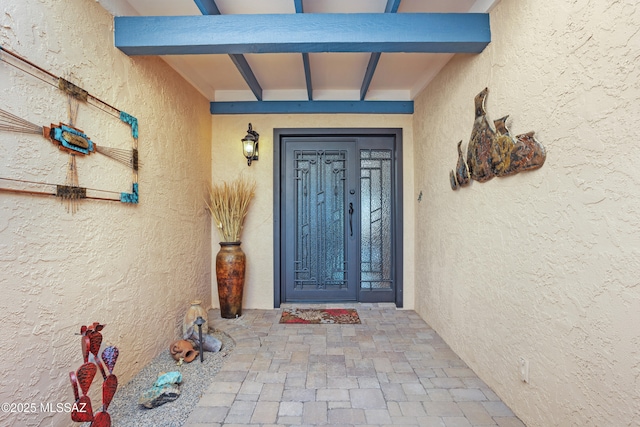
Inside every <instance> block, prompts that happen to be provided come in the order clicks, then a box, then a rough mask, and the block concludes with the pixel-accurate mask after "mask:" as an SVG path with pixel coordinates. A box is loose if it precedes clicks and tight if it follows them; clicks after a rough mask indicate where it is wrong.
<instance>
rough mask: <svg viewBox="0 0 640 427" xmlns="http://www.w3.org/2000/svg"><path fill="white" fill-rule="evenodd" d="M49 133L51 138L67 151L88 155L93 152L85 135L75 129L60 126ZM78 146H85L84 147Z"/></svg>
mask: <svg viewBox="0 0 640 427" xmlns="http://www.w3.org/2000/svg"><path fill="white" fill-rule="evenodd" d="M51 131H52V132H51V137H52V138H53V139H55V140H56V141H58V142H59V143H60V144H62V146H63V147H66V148H68V149H69V150H73V151H77V152H79V153H82V154H90V153H92V152H93V151H94V146H93V142H92V141H91V140H90V139H89V137H88V136H87V135H85V134H84V133H82V132H80V131H78V130H77V129H73V128H70V127H68V126H65V125H60V127H56V128H53V129H51ZM74 137H75V138H74ZM78 144H82V145H86V147H83V146H82V145H78Z"/></svg>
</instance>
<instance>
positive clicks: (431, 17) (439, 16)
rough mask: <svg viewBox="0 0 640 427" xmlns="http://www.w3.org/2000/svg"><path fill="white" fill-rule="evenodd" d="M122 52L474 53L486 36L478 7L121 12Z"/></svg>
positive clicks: (119, 38)
mask: <svg viewBox="0 0 640 427" xmlns="http://www.w3.org/2000/svg"><path fill="white" fill-rule="evenodd" d="M114 21H115V30H114V31H115V45H116V47H117V48H118V49H120V50H121V51H122V52H124V53H125V54H127V55H192V54H245V53H312V52H370V53H373V52H382V53H384V52H429V53H480V52H482V51H483V50H484V49H485V47H486V46H487V45H488V44H489V43H490V42H491V30H490V25H489V15H488V14H482V13H480V14H479V13H345V14H333V13H313V14H305V13H295V14H280V15H203V16H153V17H151V16H149V17H138V16H120V17H115V18H114Z"/></svg>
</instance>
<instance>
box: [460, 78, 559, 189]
mask: <svg viewBox="0 0 640 427" xmlns="http://www.w3.org/2000/svg"><path fill="white" fill-rule="evenodd" d="M488 93H489V89H488V88H484V89H483V90H482V91H481V92H480V93H479V94H478V95H477V96H476V97H475V121H474V123H473V129H472V130H471V138H470V139H469V145H468V146H467V161H466V164H465V162H464V157H463V155H462V149H461V145H462V141H460V142H458V163H457V165H456V170H455V172H454V171H451V172H450V173H449V180H450V183H451V189H453V190H457V189H458V188H459V187H463V186H465V185H467V184H468V183H469V178H471V179H474V180H476V181H478V182H486V181H489V180H490V179H491V178H493V177H495V176H497V177H501V176H509V175H514V174H516V173H518V172H523V171H528V170H533V169H538V168H540V167H541V166H542V165H543V164H544V161H545V160H546V157H547V153H546V151H545V149H544V146H543V145H542V144H540V143H539V142H538V141H537V140H536V139H535V138H534V136H533V135H534V132H533V131H531V132H527V133H524V134H521V135H516V136H515V138H514V137H513V136H511V134H510V132H509V129H508V128H507V125H506V121H507V118H508V117H509V116H504V117H502V118H499V119H497V120H494V122H493V124H494V127H492V126H491V125H490V123H489V119H488V118H487V112H486V110H485V107H484V102H485V99H486V98H487V94H488Z"/></svg>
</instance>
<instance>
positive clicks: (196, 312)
mask: <svg viewBox="0 0 640 427" xmlns="http://www.w3.org/2000/svg"><path fill="white" fill-rule="evenodd" d="M201 303H202V301H200V300H195V301H192V302H191V306H190V307H189V308H188V309H187V313H186V314H185V315H184V319H183V320H182V337H183V338H184V337H187V336H188V335H189V328H191V327H192V326H193V328H194V330H195V332H196V334H197V333H198V327H197V326H195V325H194V322H195V321H196V319H197V318H198V317H202V318H203V319H204V324H203V325H202V333H203V334H206V333H207V332H208V331H209V322H208V320H209V319H207V310H205V309H204V308H203V307H202V305H201ZM185 339H186V338H185Z"/></svg>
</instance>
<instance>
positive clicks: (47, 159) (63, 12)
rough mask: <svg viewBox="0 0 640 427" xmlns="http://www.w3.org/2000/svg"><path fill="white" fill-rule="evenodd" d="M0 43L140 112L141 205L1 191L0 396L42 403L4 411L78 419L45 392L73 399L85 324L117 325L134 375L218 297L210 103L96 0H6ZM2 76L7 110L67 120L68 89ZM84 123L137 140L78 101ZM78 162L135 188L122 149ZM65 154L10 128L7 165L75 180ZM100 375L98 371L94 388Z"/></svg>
mask: <svg viewBox="0 0 640 427" xmlns="http://www.w3.org/2000/svg"><path fill="white" fill-rule="evenodd" d="M0 43H1V44H2V46H3V47H5V48H8V49H10V50H12V51H15V52H17V53H19V54H21V55H23V56H26V57H27V58H28V59H29V60H31V61H33V62H34V63H36V64H38V65H41V66H42V67H44V68H46V69H48V70H50V71H51V72H53V73H54V74H56V75H62V76H65V77H67V78H69V80H71V81H73V82H75V83H76V84H78V85H80V86H81V87H83V88H85V89H86V90H88V91H89V92H90V93H91V94H93V95H95V96H97V97H98V98H101V99H103V100H104V101H106V102H108V103H109V104H111V105H113V106H115V107H116V108H119V109H121V110H123V111H126V112H128V113H129V114H132V115H134V116H136V117H137V118H138V120H139V125H140V129H139V130H140V137H139V151H140V160H141V162H142V166H141V170H140V177H139V183H140V203H139V205H136V206H132V205H125V204H121V203H119V202H100V201H92V200H86V201H81V202H80V203H79V210H78V212H77V213H75V214H71V213H68V212H67V210H66V207H65V205H64V204H63V203H61V202H60V201H59V200H57V199H56V198H54V197H50V196H30V195H17V194H12V193H5V192H0V289H2V298H1V299H0V324H1V325H2V326H1V327H0V341H1V342H2V343H3V344H2V347H3V351H2V352H1V354H2V357H0V377H1V378H2V380H1V384H2V386H1V387H0V402H8V403H36V404H37V405H38V406H37V408H38V413H36V414H22V415H19V414H9V413H4V412H2V413H0V424H1V425H3V426H26V425H29V426H67V425H70V424H71V420H70V416H69V414H67V413H60V414H51V413H40V403H45V404H46V403H53V404H55V403H58V402H72V401H73V394H72V392H71V387H70V384H69V375H68V374H69V371H71V370H75V369H77V368H78V367H79V366H80V364H81V363H82V355H81V352H80V341H79V336H78V335H76V334H77V333H78V332H79V329H80V326H81V325H85V324H90V323H91V322H93V321H99V322H101V323H105V324H106V325H107V326H106V328H105V329H104V331H103V333H104V337H105V343H106V344H113V345H116V346H118V347H119V348H120V358H119V360H118V363H117V365H116V368H115V373H116V374H117V375H118V377H119V380H120V383H121V384H124V383H126V382H127V381H128V380H129V379H130V378H132V376H133V375H134V374H135V373H137V372H138V371H139V370H140V369H141V368H142V367H144V366H145V365H146V364H147V363H148V362H149V361H150V360H151V359H152V358H153V357H154V356H156V355H157V354H158V353H159V352H160V351H163V350H164V349H166V348H167V346H168V344H169V342H171V341H172V340H174V339H175V338H176V337H177V334H178V326H179V325H180V322H181V319H182V316H183V315H184V312H185V311H186V308H187V307H188V303H189V301H190V300H192V299H193V298H196V297H198V298H201V299H204V301H205V305H209V304H210V297H211V292H210V283H211V239H210V230H211V229H210V219H209V216H208V215H207V214H206V211H205V210H204V203H203V195H204V185H203V181H206V180H207V179H208V177H209V174H210V167H211V166H210V164H211V160H210V153H211V152H210V141H211V116H210V114H209V112H208V102H207V100H206V99H204V98H203V97H202V96H201V95H199V94H198V92H196V91H195V90H194V89H193V88H192V87H191V86H189V85H188V84H186V83H185V82H184V80H183V79H182V78H181V77H180V76H179V75H178V74H177V73H175V72H173V71H172V70H171V69H170V68H169V67H168V66H167V65H166V64H165V63H164V62H163V61H162V60H160V59H157V58H135V59H132V58H128V57H126V56H125V55H124V54H122V53H121V52H120V51H118V50H117V49H115V48H114V47H113V20H112V17H111V15H110V14H109V13H108V12H106V11H105V10H104V9H103V8H102V7H101V6H100V5H99V4H98V3H96V2H94V1H86V0H71V1H64V2H61V1H57V0H38V1H36V0H26V1H9V2H3V4H2V13H1V14H0ZM0 89H1V90H0V108H2V109H4V110H9V111H11V112H13V113H15V114H17V115H19V116H21V117H24V118H25V119H28V120H30V121H32V122H34V123H37V124H39V125H48V124H49V123H57V122H59V121H62V122H68V113H67V109H66V98H65V97H64V96H62V95H61V93H60V91H58V90H57V89H55V88H53V87H51V86H48V85H46V84H44V83H43V82H41V81H39V80H37V79H35V78H33V77H31V76H28V75H24V74H22V73H20V72H18V71H16V70H15V69H12V68H11V67H8V66H7V65H6V64H5V63H2V62H0ZM77 126H78V127H79V128H81V129H83V130H84V131H85V132H86V133H87V134H88V135H89V136H90V137H92V139H93V140H94V141H95V142H96V143H97V144H101V145H103V146H111V147H120V148H130V147H131V145H130V144H131V137H130V134H129V132H128V130H127V127H126V126H123V124H122V123H121V122H120V121H119V120H118V119H117V118H114V117H111V116H109V115H107V114H105V113H102V112H100V111H98V110H96V109H95V108H93V107H90V106H87V105H81V106H80V112H79V116H78V122H77ZM123 128H124V129H125V130H124V132H123V131H122V129H123ZM77 164H78V174H79V179H80V185H81V186H86V187H92V188H100V189H102V188H108V189H111V190H115V191H127V190H129V189H130V186H131V173H130V171H129V170H127V169H126V168H125V167H123V166H121V165H119V164H118V163H115V162H113V161H111V160H109V159H105V158H104V157H102V158H101V157H100V155H97V154H94V155H91V156H89V157H85V158H78V161H77ZM66 165H67V155H66V154H65V153H62V152H60V151H58V150H57V149H56V148H55V147H54V146H53V145H52V144H51V143H50V142H48V141H47V140H45V139H44V138H42V137H38V136H29V135H19V134H14V133H7V132H0V176H1V177H8V178H19V179H29V180H42V181H47V182H53V183H58V184H63V183H64V181H65V168H66ZM100 387H101V380H99V379H96V382H95V383H94V385H93V387H92V391H93V392H99V391H100ZM93 406H94V408H99V407H100V398H99V397H98V398H97V399H94V402H93Z"/></svg>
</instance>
